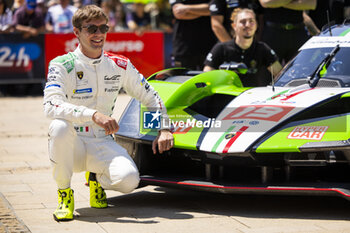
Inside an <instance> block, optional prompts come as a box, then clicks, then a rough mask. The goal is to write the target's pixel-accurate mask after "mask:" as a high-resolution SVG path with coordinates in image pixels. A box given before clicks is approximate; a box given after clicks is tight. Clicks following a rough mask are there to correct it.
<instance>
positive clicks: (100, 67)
mask: <svg viewBox="0 0 350 233" xmlns="http://www.w3.org/2000/svg"><path fill="white" fill-rule="evenodd" d="M121 88H123V89H124V90H125V91H126V92H127V93H128V94H129V95H130V96H132V97H135V98H136V99H138V100H139V101H140V102H141V103H142V104H143V105H145V106H146V107H149V108H152V109H157V110H159V111H160V112H161V114H162V117H163V118H165V119H167V118H168V116H167V115H166V109H165V107H164V105H163V102H162V101H161V99H160V97H159V96H158V94H157V92H155V91H154V89H153V88H152V87H151V86H150V85H149V84H148V83H147V81H146V80H145V78H144V77H143V76H142V75H141V74H140V73H139V72H138V71H137V70H136V69H135V67H134V66H133V65H132V64H131V62H130V61H129V59H127V58H125V57H123V56H119V55H114V54H110V53H106V52H104V53H102V55H101V57H100V58H98V59H90V58H88V57H86V56H85V55H83V53H82V52H81V51H80V49H79V48H77V49H76V50H75V51H74V52H72V53H68V54H66V55H63V56H60V57H57V58H55V59H54V60H52V61H51V62H50V65H49V70H48V76H47V83H46V86H45V90H44V112H45V114H46V116H47V117H50V118H52V119H54V120H53V121H52V123H51V125H50V128H49V155H50V160H51V164H52V166H53V177H54V179H55V181H56V182H57V185H58V188H59V189H66V188H68V187H70V182H71V177H72V175H73V172H82V171H90V172H94V173H96V178H97V181H98V182H100V184H101V186H102V187H103V188H104V189H112V190H116V191H120V192H123V193H127V192H131V191H132V190H134V189H135V188H136V187H137V185H138V183H139V173H138V169H137V167H136V165H135V163H134V162H133V160H132V158H131V157H130V156H129V155H128V153H127V152H126V150H125V149H124V148H123V147H121V146H120V145H118V144H117V143H116V142H115V141H114V140H113V137H112V136H111V135H107V136H106V135H105V130H104V129H103V128H101V127H100V126H98V125H96V124H95V123H94V122H93V121H92V116H93V114H94V113H95V112H96V111H98V112H100V113H103V114H105V115H107V116H111V115H112V113H113V108H114V104H115V101H116V98H117V96H118V93H119V90H120V89H121ZM116 107H118V106H116Z"/></svg>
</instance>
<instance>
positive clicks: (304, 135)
mask: <svg viewBox="0 0 350 233" xmlns="http://www.w3.org/2000/svg"><path fill="white" fill-rule="evenodd" d="M327 129H328V126H297V127H295V128H294V129H293V130H292V132H290V133H289V135H288V137H287V138H288V139H307V140H321V139H322V138H323V135H324V134H325V132H326V131H327Z"/></svg>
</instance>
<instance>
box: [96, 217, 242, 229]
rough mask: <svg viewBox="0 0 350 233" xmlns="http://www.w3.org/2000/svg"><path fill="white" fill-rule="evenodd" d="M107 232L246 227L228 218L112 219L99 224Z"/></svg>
mask: <svg viewBox="0 0 350 233" xmlns="http://www.w3.org/2000/svg"><path fill="white" fill-rule="evenodd" d="M99 224H100V225H101V226H103V228H104V229H106V231H107V232H118V233H124V232H125V233H139V232H152V233H163V232H167V233H178V232H200V233H213V232H215V233H229V232H239V231H238V230H236V229H240V228H242V227H244V226H242V225H240V224H239V223H237V222H235V221H230V220H229V219H227V218H224V219H222V218H192V219H191V220H190V221H188V220H183V219H174V220H169V219H165V220H162V221H157V220H154V219H147V220H144V219H138V218H135V219H123V218H117V219H113V218H110V219H109V221H106V222H103V223H99Z"/></svg>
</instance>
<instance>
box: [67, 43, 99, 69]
mask: <svg viewBox="0 0 350 233" xmlns="http://www.w3.org/2000/svg"><path fill="white" fill-rule="evenodd" d="M74 53H75V54H76V55H77V56H78V58H79V60H80V61H82V62H84V63H87V64H90V65H98V64H100V63H101V61H102V58H103V56H102V55H103V51H102V53H101V56H100V57H99V58H95V59H93V58H89V57H87V56H85V55H84V54H83V53H82V52H81V50H80V48H79V46H78V47H77V48H76V49H75V51H74Z"/></svg>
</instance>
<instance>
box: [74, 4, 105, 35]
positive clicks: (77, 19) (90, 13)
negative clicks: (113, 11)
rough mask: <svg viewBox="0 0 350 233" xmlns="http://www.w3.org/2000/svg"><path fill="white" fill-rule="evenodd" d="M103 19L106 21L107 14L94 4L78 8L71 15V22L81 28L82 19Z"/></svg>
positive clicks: (88, 20)
mask: <svg viewBox="0 0 350 233" xmlns="http://www.w3.org/2000/svg"><path fill="white" fill-rule="evenodd" d="M101 18H102V19H105V20H106V23H108V16H107V15H106V14H105V13H104V12H103V10H102V9H101V8H100V7H98V6H96V5H86V6H83V7H81V8H79V9H78V10H77V11H76V12H75V13H74V15H73V18H72V24H73V26H74V27H76V28H79V29H80V30H81V27H82V24H83V22H84V21H86V22H90V21H91V20H94V19H101Z"/></svg>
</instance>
